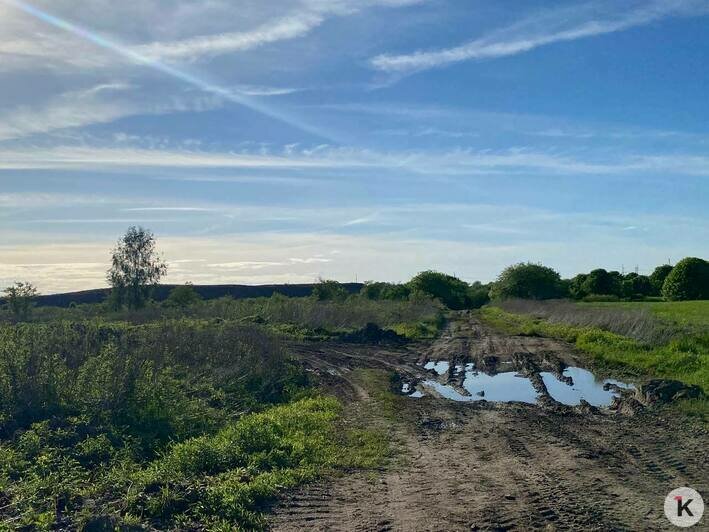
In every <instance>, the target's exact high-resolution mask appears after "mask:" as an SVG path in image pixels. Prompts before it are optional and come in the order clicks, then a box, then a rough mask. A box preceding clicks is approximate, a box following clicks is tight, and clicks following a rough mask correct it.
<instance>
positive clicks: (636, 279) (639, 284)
mask: <svg viewBox="0 0 709 532" xmlns="http://www.w3.org/2000/svg"><path fill="white" fill-rule="evenodd" d="M622 287H623V297H627V298H629V299H642V298H644V297H647V296H651V295H652V294H653V293H654V289H653V286H652V282H651V281H650V278H649V277H648V276H647V275H638V274H637V273H631V274H628V275H627V276H626V277H625V279H623V283H622Z"/></svg>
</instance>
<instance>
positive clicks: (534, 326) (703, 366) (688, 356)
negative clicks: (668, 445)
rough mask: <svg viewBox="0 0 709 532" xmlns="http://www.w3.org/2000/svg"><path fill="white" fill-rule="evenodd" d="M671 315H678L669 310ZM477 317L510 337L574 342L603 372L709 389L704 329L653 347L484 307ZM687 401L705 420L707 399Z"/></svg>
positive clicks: (708, 407) (595, 330) (708, 337)
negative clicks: (695, 333)
mask: <svg viewBox="0 0 709 532" xmlns="http://www.w3.org/2000/svg"><path fill="white" fill-rule="evenodd" d="M653 304H654V303H653ZM673 312H674V313H675V314H676V313H677V312H678V311H677V309H673ZM481 316H482V318H483V320H484V321H486V322H487V323H489V324H491V325H492V326H494V327H496V328H498V329H501V330H503V331H505V332H507V333H510V334H525V335H532V336H546V337H550V338H557V339H561V340H565V341H567V342H570V343H572V344H575V345H576V347H578V348H579V349H580V350H581V351H583V352H585V353H587V354H589V355H590V356H591V358H592V360H593V361H594V362H595V364H596V365H597V366H599V367H601V368H604V369H607V370H616V371H618V370H620V371H622V372H624V373H626V374H632V375H636V376H638V377H640V378H643V377H661V378H667V379H676V380H679V381H682V382H684V383H687V384H696V385H699V386H700V387H702V389H703V390H705V391H707V390H709V333H707V332H706V330H705V331H704V332H702V333H700V334H697V335H686V336H683V337H680V338H677V339H674V340H672V341H670V342H669V343H667V344H665V345H661V346H657V347H651V346H646V345H642V344H640V343H639V342H637V341H635V340H632V339H630V338H627V337H624V336H620V335H618V334H614V333H611V332H608V331H604V330H601V329H599V328H596V327H578V326H573V325H567V324H563V323H551V322H548V321H545V320H542V319H538V318H534V317H531V316H528V315H521V314H510V313H508V312H505V311H503V310H501V309H499V308H497V307H486V308H484V309H482V310H481ZM690 319H696V318H690ZM685 403H687V404H686V405H683V406H686V410H687V411H688V412H690V411H691V412H694V413H700V414H702V416H703V417H706V415H707V414H709V403H708V402H707V401H706V400H701V401H696V402H692V403H691V404H690V403H689V402H685Z"/></svg>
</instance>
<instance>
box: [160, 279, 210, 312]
mask: <svg viewBox="0 0 709 532" xmlns="http://www.w3.org/2000/svg"><path fill="white" fill-rule="evenodd" d="M201 300H202V296H200V295H199V293H197V290H195V289H194V286H192V284H191V283H187V284H184V285H182V286H176V287H175V288H173V289H172V290H170V295H169V296H168V297H167V300H166V301H165V304H166V305H167V306H168V307H181V308H185V307H189V306H190V305H194V304H195V303H197V302H198V301H201Z"/></svg>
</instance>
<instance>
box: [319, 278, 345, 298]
mask: <svg viewBox="0 0 709 532" xmlns="http://www.w3.org/2000/svg"><path fill="white" fill-rule="evenodd" d="M348 295H349V293H348V292H347V290H346V289H345V287H344V286H342V283H340V282H338V281H329V280H325V279H320V282H319V283H318V284H316V285H315V286H314V287H313V298H315V299H317V300H318V301H344V300H345V299H347V296H348Z"/></svg>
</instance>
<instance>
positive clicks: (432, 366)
mask: <svg viewBox="0 0 709 532" xmlns="http://www.w3.org/2000/svg"><path fill="white" fill-rule="evenodd" d="M448 368H450V364H449V363H448V361H447V360H439V361H438V362H433V361H432V360H431V361H429V362H426V365H425V366H424V367H423V369H427V370H433V371H435V372H436V373H438V374H439V375H444V374H446V373H447V372H448Z"/></svg>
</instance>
